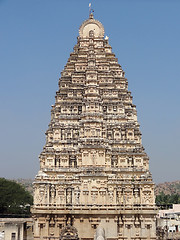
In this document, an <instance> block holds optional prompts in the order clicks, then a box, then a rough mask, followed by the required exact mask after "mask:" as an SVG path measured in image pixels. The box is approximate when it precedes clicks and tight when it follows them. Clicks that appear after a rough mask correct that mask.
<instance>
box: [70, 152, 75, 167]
mask: <svg viewBox="0 0 180 240" xmlns="http://www.w3.org/2000/svg"><path fill="white" fill-rule="evenodd" d="M69 167H74V168H76V167H77V159H76V156H74V155H70V156H69Z"/></svg>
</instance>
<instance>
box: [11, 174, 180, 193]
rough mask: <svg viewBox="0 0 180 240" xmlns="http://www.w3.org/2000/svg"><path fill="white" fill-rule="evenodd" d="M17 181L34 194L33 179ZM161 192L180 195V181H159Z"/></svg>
mask: <svg viewBox="0 0 180 240" xmlns="http://www.w3.org/2000/svg"><path fill="white" fill-rule="evenodd" d="M14 181H16V182H17V183H20V184H21V185H23V186H24V187H25V189H26V190H28V191H29V192H30V193H31V194H33V186H32V183H33V181H34V180H33V179H22V178H19V179H16V180H14ZM161 192H163V193H164V194H166V195H167V194H169V195H171V194H179V195H180V181H179V180H178V181H174V182H164V183H159V184H156V186H155V194H156V195H158V194H160V193H161Z"/></svg>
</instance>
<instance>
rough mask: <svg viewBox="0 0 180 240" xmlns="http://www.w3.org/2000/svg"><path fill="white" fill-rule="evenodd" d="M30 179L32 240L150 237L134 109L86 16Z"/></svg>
mask: <svg viewBox="0 0 180 240" xmlns="http://www.w3.org/2000/svg"><path fill="white" fill-rule="evenodd" d="M39 159H40V171H39V172H38V174H37V176H36V179H35V182H34V206H33V208H32V214H33V218H34V240H40V239H43V240H57V239H61V240H66V239H69V240H71V239H72V240H78V239H79V240H93V239H95V240H96V239H98V240H103V239H107V240H113V239H114V240H116V239H119V240H125V239H127V240H129V239H136V240H140V239H156V233H155V232H156V226H155V222H156V206H155V198H154V183H153V182H152V176H151V173H150V172H149V158H148V156H147V154H146V153H145V151H144V148H143V146H142V143H141V132H140V129H139V123H138V121H137V112H136V106H135V105H134V104H133V103H132V96H131V92H130V91H128V82H127V79H126V78H125V73H124V71H123V70H122V68H121V66H120V65H119V63H118V60H117V58H116V57H115V54H114V53H113V52H112V48H111V46H110V45H109V42H108V37H105V38H104V27H103V25H102V24H101V23H100V22H99V21H97V20H95V19H94V16H93V14H92V13H91V14H90V16H89V19H87V20H86V21H84V22H83V23H82V25H81V26H80V29H79V36H78V39H77V44H76V45H75V46H74V51H73V52H72V53H71V54H70V57H69V59H68V61H67V64H66V66H65V68H64V70H63V71H62V73H61V78H60V79H59V90H58V91H57V92H56V97H55V104H54V105H53V106H52V110H51V121H50V124H49V128H48V130H47V132H46V144H45V146H44V148H43V151H42V153H41V154H40V157H39Z"/></svg>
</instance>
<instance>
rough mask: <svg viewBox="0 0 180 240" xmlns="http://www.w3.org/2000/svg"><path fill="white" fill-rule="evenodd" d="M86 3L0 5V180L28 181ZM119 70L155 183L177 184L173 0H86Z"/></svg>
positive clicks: (178, 76)
mask: <svg viewBox="0 0 180 240" xmlns="http://www.w3.org/2000/svg"><path fill="white" fill-rule="evenodd" d="M88 5H89V1H87V0H79V1H57V0H54V1H48V0H39V1H36V0H31V1H23V0H17V1H10V0H7V1H3V0H0V22H1V24H0V33H1V38H0V53H1V58H0V109H1V111H0V114H1V124H0V132H1V138H0V146H1V165H0V177H5V178H11V179H12V178H34V177H35V175H36V174H37V172H38V170H39V160H38V155H39V154H40V152H41V151H42V149H43V146H44V144H45V132H46V130H47V128H48V124H49V122H50V110H51V105H52V104H54V102H55V99H54V97H55V93H56V91H57V90H58V78H59V77H60V72H61V71H62V70H63V68H64V65H65V64H66V62H67V60H68V57H69V55H70V53H71V52H72V51H73V47H74V45H75V44H76V41H77V40H76V38H77V36H78V29H79V27H80V25H81V23H82V22H83V21H84V20H85V19H87V18H88ZM92 7H93V8H94V10H95V12H94V16H95V18H96V19H98V20H99V21H100V22H102V24H103V25H104V27H105V35H107V36H108V37H109V42H110V45H111V46H112V48H113V52H114V53H115V54H116V57H117V58H118V62H119V63H120V65H121V66H122V68H123V70H124V71H125V72H126V77H127V79H128V84H129V90H130V91H131V92H132V96H133V103H134V104H135V105H136V106H137V114H138V121H139V123H140V129H141V132H142V141H143V146H144V147H145V151H146V152H147V154H148V156H149V158H150V171H151V173H152V176H153V179H154V181H155V182H156V183H158V182H165V181H174V180H180V174H179V169H180V161H179V152H178V150H179V146H180V144H179V135H180V126H179V123H180V111H179V109H180V107H179V105H180V100H179V99H180V98H179V89H180V71H179V69H180V57H179V56H180V45H179V42H180V25H179V23H180V15H179V9H180V2H179V1H176V0H174V1H170V0H152V1H142V0H135V1H132V0H121V1H117V0H114V1H107V0H99V1H98V2H96V1H92Z"/></svg>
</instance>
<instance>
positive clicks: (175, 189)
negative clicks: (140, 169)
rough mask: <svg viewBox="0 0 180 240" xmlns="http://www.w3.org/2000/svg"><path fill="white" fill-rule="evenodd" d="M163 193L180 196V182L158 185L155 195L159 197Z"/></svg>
mask: <svg viewBox="0 0 180 240" xmlns="http://www.w3.org/2000/svg"><path fill="white" fill-rule="evenodd" d="M161 192H163V193H164V194H166V195H172V194H179V195H180V181H179V180H178V181H174V182H165V183H159V184H157V185H156V188H155V194H156V195H158V194H160V193H161Z"/></svg>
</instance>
